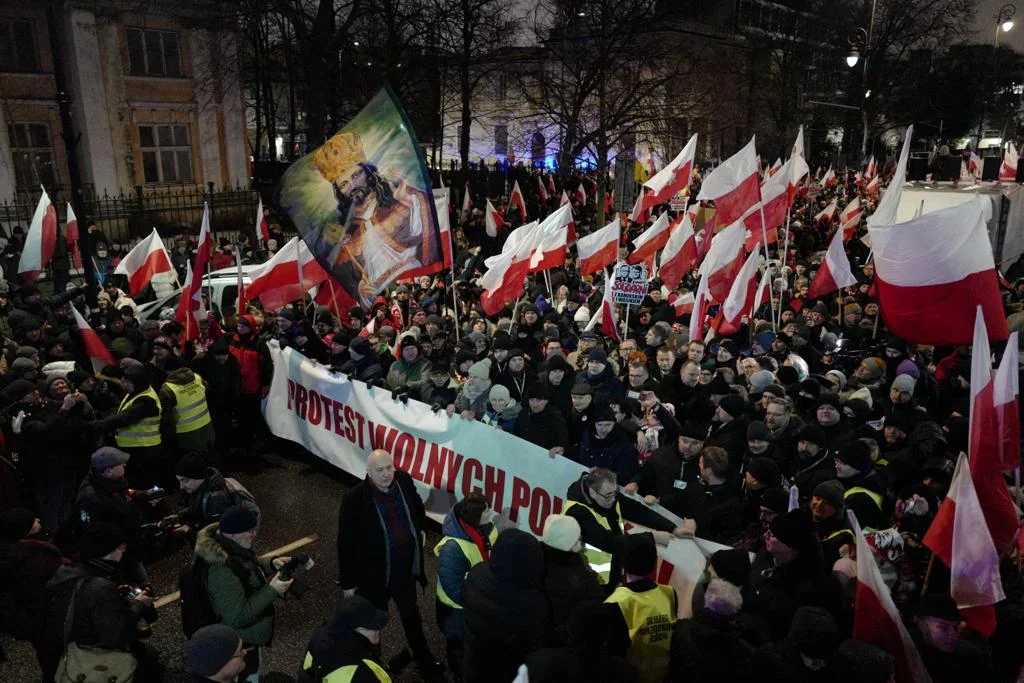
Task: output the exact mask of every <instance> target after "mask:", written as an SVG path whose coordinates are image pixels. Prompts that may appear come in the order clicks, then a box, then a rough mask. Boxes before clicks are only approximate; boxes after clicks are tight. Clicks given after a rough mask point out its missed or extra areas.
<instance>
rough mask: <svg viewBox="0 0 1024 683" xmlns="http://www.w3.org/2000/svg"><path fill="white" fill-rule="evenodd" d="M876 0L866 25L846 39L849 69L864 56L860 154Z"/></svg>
mask: <svg viewBox="0 0 1024 683" xmlns="http://www.w3.org/2000/svg"><path fill="white" fill-rule="evenodd" d="M877 5H878V0H871V17H870V18H869V19H868V27H867V28H866V29H865V28H863V27H857V29H856V31H854V34H853V35H852V36H850V38H849V39H848V41H849V43H850V53H849V54H848V55H847V56H846V65H847V66H849V67H850V68H851V69H852V68H854V67H855V66H857V63H858V62H860V61H861V55H862V54H863V57H864V68H863V72H862V76H861V85H862V86H863V87H864V88H865V91H864V96H863V97H862V98H861V101H860V103H859V104H860V117H861V124H862V125H863V127H864V132H863V134H862V135H861V140H860V153H861V156H862V157H863V156H865V155H866V154H867V153H868V110H867V100H868V97H870V95H871V91H870V90H867V89H866V88H867V81H868V61H869V58H870V56H871V49H872V45H871V39H872V37H873V36H874V31H875V10H876V9H877Z"/></svg>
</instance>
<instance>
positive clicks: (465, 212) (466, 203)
mask: <svg viewBox="0 0 1024 683" xmlns="http://www.w3.org/2000/svg"><path fill="white" fill-rule="evenodd" d="M472 210H473V197H472V193H471V192H470V191H469V183H466V187H465V189H463V190H462V213H460V214H459V220H463V221H465V220H469V212H470V211H472Z"/></svg>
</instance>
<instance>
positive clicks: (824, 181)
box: [820, 166, 839, 187]
mask: <svg viewBox="0 0 1024 683" xmlns="http://www.w3.org/2000/svg"><path fill="white" fill-rule="evenodd" d="M820 182H821V186H822V187H832V186H833V185H836V184H838V183H839V179H838V178H836V172H835V171H833V170H832V167H831V166H829V167H828V170H827V171H825V175H823V176H822V177H821V181H820Z"/></svg>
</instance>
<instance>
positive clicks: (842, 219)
mask: <svg viewBox="0 0 1024 683" xmlns="http://www.w3.org/2000/svg"><path fill="white" fill-rule="evenodd" d="M863 215H864V210H863V209H862V208H861V206H860V197H854V199H853V201H852V202H850V203H849V204H847V205H846V206H845V207H843V211H842V213H840V214H839V225H840V229H841V230H842V231H843V242H849V241H850V238H851V237H853V236H854V234H856V232H857V228H858V227H859V226H860V217H861V216H863Z"/></svg>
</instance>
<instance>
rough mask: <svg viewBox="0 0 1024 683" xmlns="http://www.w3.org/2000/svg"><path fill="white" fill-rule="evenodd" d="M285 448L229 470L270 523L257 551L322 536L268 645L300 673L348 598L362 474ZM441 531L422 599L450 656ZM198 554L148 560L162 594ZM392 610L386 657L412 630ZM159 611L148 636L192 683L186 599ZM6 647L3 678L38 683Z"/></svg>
mask: <svg viewBox="0 0 1024 683" xmlns="http://www.w3.org/2000/svg"><path fill="white" fill-rule="evenodd" d="M280 450H283V451H289V453H288V454H281V453H275V454H264V455H251V456H246V457H244V458H241V459H238V460H236V461H233V462H232V463H231V464H230V465H229V466H228V467H226V468H225V470H226V472H227V474H228V476H233V477H236V478H237V479H238V480H239V481H241V482H242V484H244V485H245V486H246V488H248V489H249V490H250V491H251V492H252V494H253V496H254V497H255V498H256V501H257V503H258V504H259V506H260V510H261V512H262V518H263V522H262V526H261V528H260V537H259V539H257V542H256V547H255V550H256V552H258V553H261V554H262V553H266V552H268V551H271V550H274V549H276V548H281V547H282V546H286V545H289V544H292V543H294V542H296V541H300V540H302V539H306V538H307V537H315V538H316V540H314V541H313V542H312V543H307V544H306V545H304V546H303V547H302V548H301V551H302V552H305V553H308V554H309V555H310V556H311V557H312V558H313V560H314V562H315V563H316V564H315V566H314V567H313V568H312V569H311V570H309V571H302V570H300V572H299V573H297V575H296V576H297V577H298V578H300V579H301V580H303V581H305V582H306V583H307V584H308V586H309V591H308V592H307V593H306V594H305V595H304V596H303V597H302V598H301V599H299V600H295V599H292V598H291V597H289V599H288V600H286V601H283V602H278V603H277V622H276V627H275V634H274V642H273V644H272V646H271V647H270V648H268V649H267V650H265V653H266V656H265V658H264V666H263V672H264V673H269V672H280V673H284V674H287V675H289V676H292V677H294V676H295V675H296V674H297V672H298V671H299V669H300V668H301V666H302V659H303V657H304V656H305V654H306V645H307V644H308V643H309V638H310V636H311V635H312V633H313V631H314V629H316V627H317V626H319V625H320V624H321V623H323V622H324V621H325V620H326V619H327V618H328V617H329V616H330V615H331V614H332V613H333V612H334V609H335V608H336V606H337V605H338V603H339V601H340V599H341V589H340V588H338V587H337V586H336V585H335V583H334V580H335V578H336V577H337V572H338V556H337V551H336V545H335V539H336V537H337V530H338V505H339V504H340V501H341V497H342V495H343V494H344V493H345V491H347V490H348V489H349V488H351V487H352V486H353V485H354V484H355V483H357V480H356V479H354V478H353V477H351V476H348V475H346V474H343V473H342V472H340V471H339V470H337V469H336V468H334V467H333V466H331V465H329V464H327V463H326V462H324V461H322V460H320V459H319V458H316V457H315V456H312V455H310V454H308V453H305V452H304V451H302V449H294V450H295V453H294V454H292V453H291V451H293V449H292V448H290V447H286V448H284V449H280ZM236 462H237V463H238V464H237V466H236V465H235V463H236ZM439 532H440V528H439V525H437V524H435V523H433V522H429V521H428V530H427V544H426V548H427V552H426V553H425V556H426V559H427V576H428V578H429V579H430V582H429V583H428V585H427V588H426V590H425V591H423V593H422V594H421V595H420V599H419V604H420V614H421V615H422V617H423V625H424V631H425V632H426V634H427V639H428V641H429V642H430V647H431V649H432V650H433V652H434V655H435V657H436V658H437V659H438V660H440V661H444V639H443V638H442V637H441V634H440V633H439V632H438V629H437V625H436V623H435V621H434V581H433V579H434V577H436V575H437V558H435V557H434V554H433V553H432V552H430V549H432V548H433V547H434V545H435V544H436V543H437V542H438V540H440V533H439ZM190 558H191V549H189V548H186V547H184V546H182V547H181V548H179V549H178V550H177V551H176V552H174V553H173V554H171V555H168V556H167V557H166V558H164V559H161V560H159V561H157V562H155V563H153V564H150V565H149V566H148V570H149V574H150V580H151V581H152V583H153V585H154V586H155V587H156V589H157V593H158V600H159V597H160V596H167V595H169V594H171V593H174V592H175V591H177V589H178V585H177V584H178V572H179V571H180V570H181V568H182V567H184V566H185V565H186V563H188V562H189V560H190ZM390 612H391V620H390V622H389V623H388V625H387V627H386V628H385V630H384V633H383V634H382V641H381V642H382V646H383V658H384V660H385V661H387V659H388V658H389V657H390V656H392V655H393V654H395V653H396V652H398V651H399V650H400V649H401V648H403V647H404V646H405V634H404V632H403V631H402V625H401V622H400V621H399V618H398V611H397V610H396V609H395V607H394V604H392V605H391V609H390ZM159 614H160V618H159V620H158V621H157V622H156V623H155V624H153V635H152V637H151V638H149V639H148V641H147V642H148V643H149V644H150V645H151V646H152V647H155V648H156V649H157V650H158V651H159V652H160V657H161V661H162V662H163V664H164V665H165V667H166V673H165V675H164V677H163V679H162V680H163V681H165V682H167V683H179V682H186V681H188V667H187V663H186V661H185V644H186V641H185V636H184V634H183V633H182V631H181V610H180V607H179V604H178V602H177V601H174V602H170V603H169V604H167V605H165V606H163V607H160V609H159ZM0 646H2V647H3V650H4V651H6V653H7V657H8V661H6V662H4V663H2V664H0V681H5V682H7V681H9V682H10V683H36V682H38V681H39V680H40V678H41V676H40V673H39V667H38V666H37V665H36V661H35V656H34V654H33V652H32V649H31V647H30V646H29V645H28V644H27V643H23V642H17V641H13V640H11V639H10V638H9V637H8V636H6V635H0ZM392 678H393V680H395V681H396V682H397V681H408V682H412V681H419V680H421V677H420V676H419V674H418V672H417V670H416V665H415V664H410V665H409V666H408V667H407V668H406V669H405V670H404V671H402V672H401V673H400V674H398V675H395V676H392ZM275 680H276V679H275ZM284 680H288V679H284ZM140 683H150V682H149V681H140Z"/></svg>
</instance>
